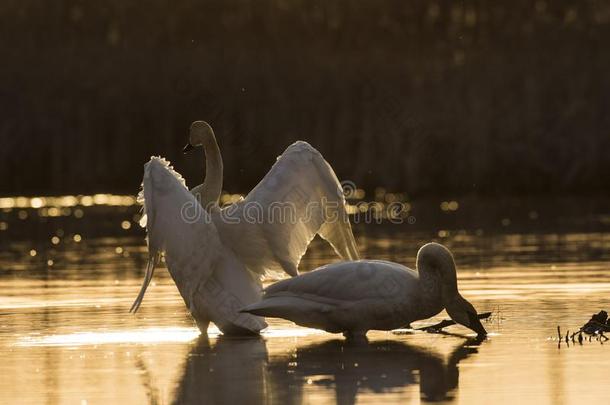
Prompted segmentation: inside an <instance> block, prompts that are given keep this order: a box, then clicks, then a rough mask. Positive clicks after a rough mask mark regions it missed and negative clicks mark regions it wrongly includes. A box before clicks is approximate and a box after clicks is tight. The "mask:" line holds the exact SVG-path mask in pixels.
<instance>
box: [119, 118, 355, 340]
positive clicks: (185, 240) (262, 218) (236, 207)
mask: <svg viewBox="0 0 610 405" xmlns="http://www.w3.org/2000/svg"><path fill="white" fill-rule="evenodd" d="M189 141H190V142H189V144H188V145H187V146H186V147H185V151H188V150H189V149H192V148H194V147H195V146H199V145H201V146H203V149H204V152H205V156H206V175H205V180H204V182H203V184H201V185H199V186H197V187H195V188H193V189H192V190H190V191H189V190H188V189H187V187H186V185H185V182H184V180H183V179H182V177H181V176H180V175H179V174H178V173H177V172H175V171H174V170H173V169H172V167H171V166H170V165H169V162H167V161H165V160H164V159H161V158H155V157H153V158H151V160H150V161H149V162H148V163H147V164H146V165H145V169H144V180H143V182H142V192H141V194H140V201H141V202H142V203H143V212H144V215H143V220H142V225H143V226H146V230H147V234H148V249H149V263H148V266H147V269H146V275H145V278H144V282H143V284H142V287H141V289H140V293H139V294H138V297H137V298H136V300H135V302H134V304H133V306H132V309H131V310H132V311H134V312H135V311H137V310H138V308H139V306H140V304H141V302H142V299H143V297H144V294H145V292H146V288H147V287H148V285H149V283H150V281H151V279H152V276H153V272H154V268H155V265H156V264H157V263H158V261H159V259H160V255H161V253H164V254H165V258H166V263H167V267H168V269H169V272H170V274H171V276H172V278H173V279H174V281H175V283H176V285H177V286H178V290H179V291H180V293H181V295H182V297H183V299H184V301H185V303H186V305H187V307H188V308H189V310H190V312H191V314H192V315H193V317H194V318H195V320H196V321H197V324H198V326H199V328H200V329H201V330H202V331H204V332H205V331H206V330H207V326H208V324H209V322H210V321H212V322H214V323H215V324H216V325H217V326H218V327H219V328H220V329H221V331H223V332H224V333H236V334H240V333H258V332H259V331H260V330H261V329H262V328H264V327H265V326H266V324H265V323H264V321H263V320H262V318H260V317H257V316H254V315H251V314H244V313H240V312H239V309H240V308H242V307H244V306H246V305H249V304H252V303H254V302H257V301H258V300H259V299H260V298H261V293H262V288H261V283H260V276H261V275H262V274H264V273H265V272H267V271H274V270H283V271H285V272H286V273H288V274H289V275H291V276H296V275H297V274H298V270H297V269H298V265H299V262H300V260H301V257H302V256H303V254H304V253H305V251H306V250H307V246H308V245H309V243H310V242H311V240H312V239H313V237H314V236H315V235H316V234H318V235H320V236H321V237H322V238H324V239H325V240H326V241H328V242H329V243H330V245H331V246H332V247H333V248H334V249H335V251H336V252H337V254H338V255H339V256H340V257H341V258H342V259H343V260H355V259H358V251H357V248H356V243H355V240H354V237H353V234H352V230H351V226H350V223H349V220H348V217H347V213H346V212H345V199H344V196H343V193H342V189H341V184H340V183H339V180H338V179H337V176H336V175H335V173H334V171H333V169H332V168H331V166H330V165H329V164H328V163H327V162H326V160H324V158H323V157H322V155H321V154H320V153H319V152H318V151H317V150H316V149H314V148H313V147H312V146H311V145H309V144H308V143H306V142H302V141H298V142H295V143H294V144H292V145H290V146H289V147H288V148H287V149H286V150H285V151H284V153H283V154H282V155H281V156H280V157H278V159H277V161H276V162H275V164H274V165H273V167H272V168H271V170H270V171H269V173H267V175H266V176H265V177H264V178H263V179H262V180H261V182H260V183H259V184H258V185H257V186H256V187H255V188H254V189H253V190H252V191H251V192H250V193H249V194H248V195H247V196H246V197H245V198H244V199H242V200H240V201H238V202H236V203H233V204H231V205H229V206H227V207H223V208H221V207H220V205H219V199H220V195H221V192H222V169H223V164H222V157H221V155H220V150H219V148H218V144H217V142H216V137H215V135H214V132H213V130H212V128H211V127H210V126H209V125H208V124H207V123H206V122H204V121H196V122H194V123H193V124H192V125H191V129H190V137H189Z"/></svg>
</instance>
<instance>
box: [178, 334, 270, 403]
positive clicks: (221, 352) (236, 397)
mask: <svg viewBox="0 0 610 405" xmlns="http://www.w3.org/2000/svg"><path fill="white" fill-rule="evenodd" d="M266 363H267V347H266V346H265V341H264V340H263V339H262V338H260V337H257V338H242V339H239V338H227V337H224V336H221V337H219V338H218V339H217V340H216V343H215V344H212V342H211V341H210V340H209V339H208V338H207V336H205V335H202V336H200V337H199V339H198V341H197V344H196V345H195V346H194V347H193V349H192V350H191V352H190V353H189V356H188V359H187V361H186V364H185V366H184V369H185V370H184V375H183V376H182V380H181V381H180V384H179V387H178V390H177V392H176V396H175V399H174V403H175V404H260V403H264V402H265V383H264V382H265V365H266Z"/></svg>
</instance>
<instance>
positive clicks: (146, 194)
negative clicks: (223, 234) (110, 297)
mask: <svg viewBox="0 0 610 405" xmlns="http://www.w3.org/2000/svg"><path fill="white" fill-rule="evenodd" d="M140 198H141V199H143V202H144V210H145V211H144V212H145V215H146V229H147V236H148V238H147V240H148V252H149V262H148V268H147V271H146V276H145V280H144V284H143V285H142V289H141V290H140V294H139V295H138V297H137V299H136V301H135V302H134V305H133V306H132V310H133V311H135V310H137V309H138V307H139V305H140V303H141V301H142V299H143V297H144V293H145V292H146V287H147V286H148V284H149V283H150V280H151V279H152V276H153V272H154V267H155V265H156V264H157V263H158V261H159V258H160V255H161V253H162V252H164V253H165V261H166V264H167V268H168V270H169V273H170V275H171V276H172V279H173V280H174V282H175V283H176V286H177V287H178V291H179V292H180V295H181V296H182V298H183V300H184V302H185V304H186V306H187V308H188V309H189V311H190V313H191V315H192V316H193V318H194V319H195V321H196V322H197V325H198V326H199V328H200V329H201V330H202V331H204V332H205V331H206V330H207V327H208V324H209V322H210V321H213V322H214V323H215V324H216V325H217V326H218V327H219V329H220V330H222V331H223V332H225V333H237V334H241V333H257V332H258V331H260V330H261V329H263V328H265V327H266V326H267V324H266V323H265V321H264V320H263V319H262V318H260V317H257V316H251V315H249V314H239V313H238V312H237V309H238V308H240V307H241V306H243V305H247V304H249V303H253V302H256V301H258V300H259V299H260V297H261V292H262V288H261V284H260V280H259V277H257V276H256V275H255V274H253V273H251V272H250V271H248V270H247V269H246V267H245V266H244V265H243V264H242V263H241V262H240V261H239V260H238V259H237V258H236V257H235V255H234V254H233V252H232V251H231V250H230V249H229V248H227V247H226V246H224V245H223V244H222V242H221V240H220V238H219V236H218V231H217V230H216V227H215V226H214V223H213V222H212V220H211V218H210V216H209V214H207V213H206V212H203V213H201V215H200V216H199V217H198V218H196V219H188V218H185V212H184V207H189V206H193V205H194V204H198V203H197V201H196V200H195V197H194V196H193V195H192V194H191V193H190V192H189V190H188V189H187V188H186V186H185V183H184V180H183V179H182V177H180V175H179V174H178V173H176V172H174V171H173V170H172V168H171V167H170V166H169V162H167V161H166V160H164V159H161V158H156V157H153V158H151V160H150V161H149V162H148V163H146V165H145V166H144V179H143V182H142V193H141V196H140ZM241 315H246V316H245V317H243V316H241Z"/></svg>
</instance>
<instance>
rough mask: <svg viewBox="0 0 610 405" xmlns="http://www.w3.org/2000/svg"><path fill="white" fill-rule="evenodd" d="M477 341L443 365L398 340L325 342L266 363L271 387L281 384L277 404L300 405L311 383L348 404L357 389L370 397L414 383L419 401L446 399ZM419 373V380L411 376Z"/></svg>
mask: <svg viewBox="0 0 610 405" xmlns="http://www.w3.org/2000/svg"><path fill="white" fill-rule="evenodd" d="M480 342H481V341H480V340H479V341H475V340H469V341H468V342H466V343H465V344H463V345H460V346H459V347H457V348H456V349H455V350H454V351H453V352H452V353H451V355H450V356H449V359H448V361H447V362H446V363H445V361H444V360H443V357H442V355H441V354H439V353H436V352H432V351H428V350H425V349H423V348H418V347H416V346H411V345H409V344H406V343H403V342H398V341H376V342H372V343H364V342H348V341H345V340H331V341H327V342H323V343H318V344H313V345H311V346H307V347H303V348H299V349H297V352H296V356H294V357H292V358H284V359H278V360H275V361H272V362H271V364H270V365H269V374H270V376H271V380H272V381H273V383H276V384H277V383H279V384H282V385H284V384H287V385H289V388H288V389H287V388H284V389H283V390H280V389H279V388H280V387H274V390H273V391H274V392H282V393H284V394H286V395H287V396H288V397H287V398H283V400H282V401H281V403H302V402H303V398H302V387H303V386H304V385H305V384H309V383H313V384H317V385H320V386H325V387H333V386H334V389H335V392H336V398H337V403H339V404H354V403H356V397H357V395H358V393H359V391H362V390H369V391H372V392H375V393H380V392H386V391H389V390H392V389H394V388H400V387H405V386H407V385H412V384H417V383H418V382H419V386H420V393H421V399H422V400H428V401H438V400H443V399H447V398H448V395H449V394H450V392H451V391H452V390H453V389H454V388H456V387H457V385H458V368H457V365H458V363H459V362H460V361H461V360H463V359H465V358H466V357H468V356H469V355H470V354H472V353H476V352H477V349H476V348H475V347H472V346H473V345H478V344H479V343H480ZM417 373H419V379H418V378H417Z"/></svg>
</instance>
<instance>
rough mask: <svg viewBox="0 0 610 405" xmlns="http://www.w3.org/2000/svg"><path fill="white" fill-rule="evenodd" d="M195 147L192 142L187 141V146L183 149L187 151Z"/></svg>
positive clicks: (184, 151)
mask: <svg viewBox="0 0 610 405" xmlns="http://www.w3.org/2000/svg"><path fill="white" fill-rule="evenodd" d="M194 148H195V147H194V146H193V145H191V144H190V143H187V144H186V146H185V147H184V148H183V149H182V152H183V153H187V152H189V151H191V150H193V149H194Z"/></svg>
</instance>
